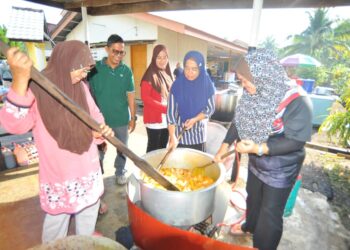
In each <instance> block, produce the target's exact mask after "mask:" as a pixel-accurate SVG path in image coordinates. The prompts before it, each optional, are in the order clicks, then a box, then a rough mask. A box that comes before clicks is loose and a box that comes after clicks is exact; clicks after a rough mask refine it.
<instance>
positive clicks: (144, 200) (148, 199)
mask: <svg viewBox="0 0 350 250" xmlns="http://www.w3.org/2000/svg"><path fill="white" fill-rule="evenodd" d="M165 153H166V149H159V150H156V151H152V152H150V153H147V154H146V155H144V156H143V157H142V158H143V159H145V160H146V161H147V162H149V163H150V164H151V165H152V166H157V165H158V164H159V162H160V161H161V159H162V158H163V156H164V155H165ZM212 159H213V158H212V156H210V155H209V154H206V153H203V152H201V151H197V150H192V149H187V148H178V149H176V150H175V151H174V152H173V153H172V154H171V155H170V157H169V158H168V159H167V161H166V164H165V165H166V166H168V167H174V168H184V169H192V168H194V167H197V166H201V165H204V164H206V163H208V162H210V161H211V160H212ZM224 174H225V169H224V167H223V165H222V164H221V163H220V164H212V165H211V166H208V167H206V168H205V175H207V176H209V177H211V178H213V179H214V180H215V182H214V184H213V185H211V186H209V187H207V188H205V189H200V190H196V191H192V192H177V191H168V190H161V189H157V188H152V187H150V186H148V185H146V184H145V183H144V182H143V181H142V180H141V178H140V171H139V170H138V169H137V170H136V171H135V172H134V177H135V178H136V179H137V180H138V182H139V184H140V190H139V192H140V196H141V205H142V207H143V209H144V210H145V211H146V212H148V213H149V214H150V215H152V216H153V217H154V218H156V219H158V220H160V221H162V222H164V223H166V224H169V225H173V226H190V225H193V224H197V223H199V222H201V221H203V220H205V219H207V218H208V217H209V216H210V215H211V214H212V213H213V211H214V199H215V194H216V189H217V186H218V185H219V184H220V183H221V182H222V181H223V180H224Z"/></svg>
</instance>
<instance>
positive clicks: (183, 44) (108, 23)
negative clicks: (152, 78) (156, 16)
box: [67, 15, 208, 71]
mask: <svg viewBox="0 0 350 250" xmlns="http://www.w3.org/2000/svg"><path fill="white" fill-rule="evenodd" d="M88 25H89V42H90V43H101V42H106V40H107V38H108V36H109V35H111V34H118V35H120V36H121V37H122V38H123V39H124V40H125V42H126V43H127V45H126V48H125V49H126V56H125V58H124V62H125V63H126V64H127V65H131V61H130V46H129V45H128V44H130V43H133V42H135V43H137V42H139V41H142V42H149V44H148V45H147V65H149V63H150V62H151V60H152V52H153V48H154V46H155V45H157V44H164V45H166V46H167V48H168V50H169V62H170V67H171V70H172V71H173V70H174V69H175V66H176V63H177V62H180V63H181V64H182V62H183V58H184V56H185V54H186V53H187V52H188V51H190V50H198V51H199V52H201V53H202V54H203V56H204V58H207V49H208V43H207V42H206V41H203V40H200V39H198V38H195V37H191V36H189V35H184V34H180V33H177V32H174V31H171V30H168V29H166V28H163V27H158V26H156V25H153V24H150V23H147V22H144V21H141V20H138V19H136V18H132V17H129V16H127V15H109V16H88ZM73 39H75V40H80V41H85V31H84V27H83V24H82V22H81V23H79V24H78V25H77V26H76V27H75V28H74V29H73V30H72V32H70V33H69V34H68V36H67V40H73ZM92 51H93V55H94V58H95V60H100V59H101V58H102V57H104V56H106V53H105V50H104V48H94V49H92Z"/></svg>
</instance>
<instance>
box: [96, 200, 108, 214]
mask: <svg viewBox="0 0 350 250" xmlns="http://www.w3.org/2000/svg"><path fill="white" fill-rule="evenodd" d="M107 211H108V206H107V204H106V203H104V202H102V201H101V204H100V209H99V210H98V213H99V214H101V215H102V214H105V213H107Z"/></svg>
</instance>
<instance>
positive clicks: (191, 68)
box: [185, 66, 199, 72]
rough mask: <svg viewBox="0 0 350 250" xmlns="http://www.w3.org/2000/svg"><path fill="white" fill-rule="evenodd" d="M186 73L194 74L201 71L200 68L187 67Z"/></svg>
mask: <svg viewBox="0 0 350 250" xmlns="http://www.w3.org/2000/svg"><path fill="white" fill-rule="evenodd" d="M185 71H187V72H189V71H192V72H198V71H199V68H198V67H187V66H186V67H185Z"/></svg>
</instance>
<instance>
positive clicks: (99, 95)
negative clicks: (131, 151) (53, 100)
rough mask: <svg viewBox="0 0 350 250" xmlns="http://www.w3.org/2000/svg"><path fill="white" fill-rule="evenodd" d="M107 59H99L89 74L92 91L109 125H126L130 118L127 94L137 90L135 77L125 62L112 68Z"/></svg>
mask: <svg viewBox="0 0 350 250" xmlns="http://www.w3.org/2000/svg"><path fill="white" fill-rule="evenodd" d="M105 60H106V58H103V59H102V60H101V61H98V62H97V63H96V66H95V69H94V70H92V72H91V73H90V75H89V83H90V87H91V92H92V94H93V96H94V97H95V100H96V102H97V105H98V107H99V108H100V110H101V112H102V114H103V116H104V118H105V121H106V124H107V125H108V126H110V127H112V128H113V127H120V126H126V125H128V123H129V120H130V112H129V104H128V96H127V94H128V93H129V92H134V91H135V87H134V77H133V74H132V71H131V69H130V68H129V67H128V66H126V65H125V64H124V63H123V62H120V64H119V65H118V66H117V67H116V68H115V69H112V68H111V67H110V66H109V65H107V64H106V63H105Z"/></svg>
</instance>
